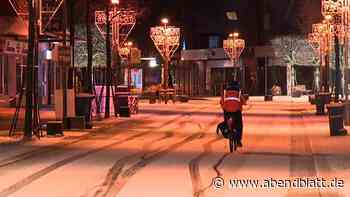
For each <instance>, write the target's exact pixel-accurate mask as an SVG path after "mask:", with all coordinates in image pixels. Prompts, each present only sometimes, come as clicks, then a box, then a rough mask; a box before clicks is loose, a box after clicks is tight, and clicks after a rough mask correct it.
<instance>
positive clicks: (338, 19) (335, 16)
mask: <svg viewBox="0 0 350 197" xmlns="http://www.w3.org/2000/svg"><path fill="white" fill-rule="evenodd" d="M321 2H322V6H321V13H322V15H323V16H324V17H325V19H326V21H329V23H330V24H331V36H332V37H333V38H334V49H335V72H336V76H335V101H336V102H338V100H339V95H340V94H341V84H342V79H341V78H342V76H341V69H340V44H342V43H341V42H342V38H344V34H345V32H344V24H343V22H344V8H345V5H346V4H345V3H346V1H345V0H322V1H321Z"/></svg>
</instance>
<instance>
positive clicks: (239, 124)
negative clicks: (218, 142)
mask: <svg viewBox="0 0 350 197" xmlns="http://www.w3.org/2000/svg"><path fill="white" fill-rule="evenodd" d="M229 117H232V118H233V120H234V121H235V126H236V130H237V134H238V139H239V140H240V141H241V140H242V135H243V120H242V112H241V111H237V112H226V111H224V118H225V122H227V120H228V118H229Z"/></svg>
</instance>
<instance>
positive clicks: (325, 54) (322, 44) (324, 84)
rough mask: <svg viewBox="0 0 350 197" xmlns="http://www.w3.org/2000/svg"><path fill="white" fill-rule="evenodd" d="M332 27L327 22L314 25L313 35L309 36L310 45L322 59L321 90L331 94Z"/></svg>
mask: <svg viewBox="0 0 350 197" xmlns="http://www.w3.org/2000/svg"><path fill="white" fill-rule="evenodd" d="M330 36H331V27H330V24H329V22H327V20H325V21H323V22H322V23H316V24H313V25H312V33H311V34H309V38H308V40H309V43H310V44H311V46H312V47H313V48H314V50H316V52H317V54H318V55H319V58H320V75H321V80H320V81H321V84H320V87H321V90H323V91H326V92H329V79H328V78H329V77H328V75H329V73H328V69H329V52H330V42H331V39H330Z"/></svg>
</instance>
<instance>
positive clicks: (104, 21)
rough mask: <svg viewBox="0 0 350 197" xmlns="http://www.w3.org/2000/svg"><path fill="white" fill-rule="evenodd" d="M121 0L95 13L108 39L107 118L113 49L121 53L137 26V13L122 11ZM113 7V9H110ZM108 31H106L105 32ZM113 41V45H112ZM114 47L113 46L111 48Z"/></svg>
mask: <svg viewBox="0 0 350 197" xmlns="http://www.w3.org/2000/svg"><path fill="white" fill-rule="evenodd" d="M118 4H119V0H111V1H110V3H109V4H108V6H107V8H106V10H105V11H95V24H96V27H97V29H98V30H99V32H100V33H101V34H102V35H103V36H104V37H105V38H106V51H107V62H106V64H107V83H106V103H105V118H108V117H109V116H110V113H109V111H110V87H111V85H112V84H111V81H112V76H111V74H112V70H111V67H112V48H113V49H114V50H113V52H116V53H118V52H119V50H118V49H119V46H121V45H122V44H123V42H124V41H125V40H126V38H127V37H128V35H129V34H130V32H131V30H132V29H133V28H134V26H135V24H136V12H135V11H133V10H121V9H120V8H119V7H118V6H117V5H118ZM110 7H111V9H110ZM104 29H106V31H105V30H104ZM111 39H112V44H111ZM111 45H112V46H111Z"/></svg>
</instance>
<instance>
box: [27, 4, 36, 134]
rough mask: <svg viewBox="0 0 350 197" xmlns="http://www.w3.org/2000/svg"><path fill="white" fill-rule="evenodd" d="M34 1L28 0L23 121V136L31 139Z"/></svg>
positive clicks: (34, 26)
mask: <svg viewBox="0 0 350 197" xmlns="http://www.w3.org/2000/svg"><path fill="white" fill-rule="evenodd" d="M35 8H36V2H35V0H28V11H29V25H28V49H29V50H28V54H27V71H26V72H27V73H26V74H27V84H26V110H25V121H24V137H25V138H28V139H31V138H32V136H33V124H32V122H33V75H34V72H33V69H34V57H35V51H34V50H35V49H34V48H35V42H36V41H35V39H36V38H35V28H36V21H37V20H36V13H35Z"/></svg>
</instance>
